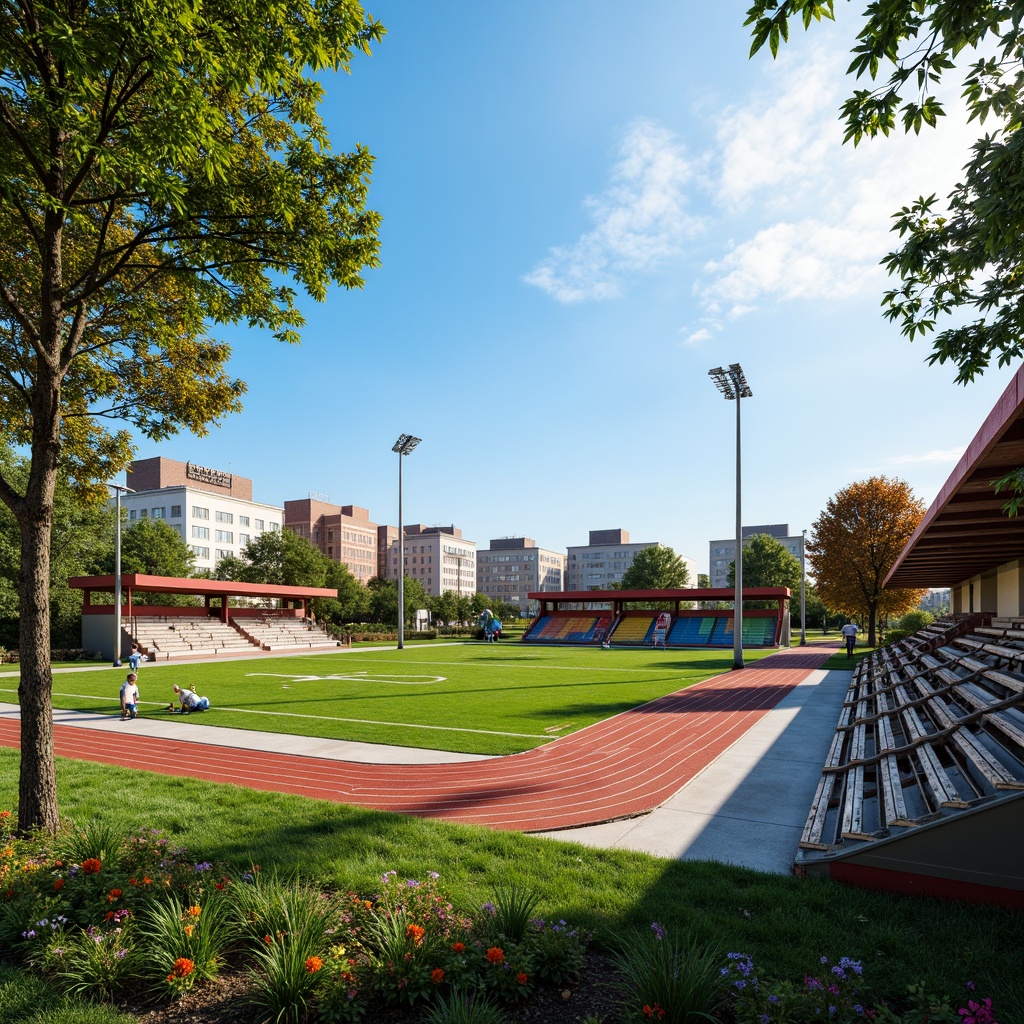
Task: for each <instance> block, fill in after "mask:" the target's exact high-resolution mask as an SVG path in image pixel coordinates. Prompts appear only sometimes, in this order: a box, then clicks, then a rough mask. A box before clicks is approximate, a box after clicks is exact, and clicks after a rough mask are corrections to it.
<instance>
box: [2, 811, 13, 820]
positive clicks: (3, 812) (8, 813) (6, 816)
mask: <svg viewBox="0 0 1024 1024" xmlns="http://www.w3.org/2000/svg"><path fill="white" fill-rule="evenodd" d="M10 816H11V812H10V811H0V818H9V817H10Z"/></svg>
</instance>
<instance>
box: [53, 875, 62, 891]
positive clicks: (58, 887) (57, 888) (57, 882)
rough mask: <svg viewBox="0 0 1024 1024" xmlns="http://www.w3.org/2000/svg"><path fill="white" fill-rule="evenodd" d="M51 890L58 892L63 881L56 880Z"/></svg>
mask: <svg viewBox="0 0 1024 1024" xmlns="http://www.w3.org/2000/svg"><path fill="white" fill-rule="evenodd" d="M53 888H54V890H55V891H56V892H60V891H61V889H63V888H64V879H63V878H58V879H57V881H56V882H54V883H53Z"/></svg>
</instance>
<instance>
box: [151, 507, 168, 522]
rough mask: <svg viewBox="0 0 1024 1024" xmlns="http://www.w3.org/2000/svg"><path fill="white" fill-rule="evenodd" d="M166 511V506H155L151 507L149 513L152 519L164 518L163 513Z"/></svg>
mask: <svg viewBox="0 0 1024 1024" xmlns="http://www.w3.org/2000/svg"><path fill="white" fill-rule="evenodd" d="M166 512H167V509H166V507H164V508H155V509H153V511H152V513H151V515H152V516H153V518H154V519H166V518H167V516H166V515H165V513H166Z"/></svg>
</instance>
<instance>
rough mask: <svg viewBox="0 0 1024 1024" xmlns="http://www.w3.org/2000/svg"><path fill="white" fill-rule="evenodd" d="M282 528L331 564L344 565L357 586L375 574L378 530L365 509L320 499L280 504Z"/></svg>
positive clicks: (301, 499)
mask: <svg viewBox="0 0 1024 1024" xmlns="http://www.w3.org/2000/svg"><path fill="white" fill-rule="evenodd" d="M284 527H285V529H286V530H291V531H292V532H293V533H295V534H296V535H297V536H299V537H302V538H304V539H305V540H307V541H309V543H310V544H312V545H313V547H315V548H317V549H318V550H319V551H320V552H321V554H323V555H326V556H327V557H328V558H329V559H331V561H333V562H340V563H342V564H343V565H346V566H347V567H348V569H349V571H350V572H351V573H352V575H353V576H355V578H356V579H357V580H359V582H360V583H369V581H370V580H371V579H372V578H373V577H374V576H376V575H377V574H378V571H379V566H378V559H377V538H378V536H379V530H380V528H379V527H378V525H377V524H376V523H374V522H371V521H370V512H369V510H368V509H365V508H361V507H360V506H358V505H334V504H332V503H331V502H328V501H324V500H323V499H321V498H314V497H308V498H299V499H296V500H290V501H286V502H285V503H284Z"/></svg>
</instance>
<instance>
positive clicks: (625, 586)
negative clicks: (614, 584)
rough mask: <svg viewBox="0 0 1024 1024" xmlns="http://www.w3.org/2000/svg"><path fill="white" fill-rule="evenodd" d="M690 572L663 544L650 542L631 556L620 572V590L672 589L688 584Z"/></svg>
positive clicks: (670, 549)
mask: <svg viewBox="0 0 1024 1024" xmlns="http://www.w3.org/2000/svg"><path fill="white" fill-rule="evenodd" d="M689 583H690V572H689V570H688V569H687V568H686V564H685V563H684V562H683V560H682V559H681V558H680V557H679V556H678V555H677V554H676V553H675V552H674V551H673V550H672V548H670V547H668V546H667V545H664V544H652V545H651V546H650V547H649V548H642V549H641V550H640V551H638V552H637V553H636V555H634V556H633V561H632V563H631V564H630V566H629V568H628V569H627V570H626V571H625V572H624V573H623V574H622V580H621V581H620V583H619V588H620V589H621V590H674V589H678V588H682V587H686V586H689Z"/></svg>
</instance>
